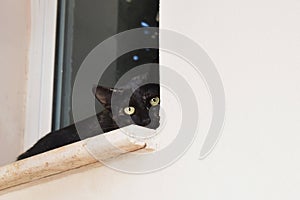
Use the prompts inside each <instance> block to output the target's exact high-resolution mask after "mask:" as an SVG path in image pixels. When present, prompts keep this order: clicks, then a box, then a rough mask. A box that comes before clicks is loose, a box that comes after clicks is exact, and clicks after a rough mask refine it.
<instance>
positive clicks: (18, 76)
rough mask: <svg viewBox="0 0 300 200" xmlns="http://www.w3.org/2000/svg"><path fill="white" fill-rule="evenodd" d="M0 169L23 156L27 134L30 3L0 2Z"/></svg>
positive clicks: (14, 0) (21, 0)
mask: <svg viewBox="0 0 300 200" xmlns="http://www.w3.org/2000/svg"><path fill="white" fill-rule="evenodd" d="M0 4H1V6H0V26H1V28H0V66H1V73H0V112H1V114H0V144H1V145H0V166H1V165H3V164H6V163H9V162H12V161H14V160H15V159H16V157H17V155H18V154H20V152H21V147H22V146H21V144H22V138H23V132H24V123H25V118H24V115H25V114H24V113H25V99H26V97H25V95H26V77H27V75H26V73H27V63H28V62H27V59H28V58H27V52H28V47H29V46H28V45H29V29H30V3H29V0H1V1H0Z"/></svg>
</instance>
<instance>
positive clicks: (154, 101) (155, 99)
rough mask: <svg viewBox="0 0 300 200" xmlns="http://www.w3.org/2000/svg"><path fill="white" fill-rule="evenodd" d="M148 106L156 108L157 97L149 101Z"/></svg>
mask: <svg viewBox="0 0 300 200" xmlns="http://www.w3.org/2000/svg"><path fill="white" fill-rule="evenodd" d="M150 104H151V105H152V106H157V105H158V104H159V98H158V97H155V98H152V99H151V100H150Z"/></svg>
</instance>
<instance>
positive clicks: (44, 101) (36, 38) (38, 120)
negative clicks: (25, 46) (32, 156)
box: [23, 0, 57, 150]
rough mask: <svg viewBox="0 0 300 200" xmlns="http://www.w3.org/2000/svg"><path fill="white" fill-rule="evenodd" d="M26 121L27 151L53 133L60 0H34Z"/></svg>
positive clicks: (24, 146) (25, 147)
mask: <svg viewBox="0 0 300 200" xmlns="http://www.w3.org/2000/svg"><path fill="white" fill-rule="evenodd" d="M30 3H31V34H30V35H31V36H30V37H31V38H30V48H29V54H28V62H29V67H28V82H27V84H28V85H27V99H26V121H25V130H24V142H23V144H24V145H23V148H24V150H25V149H28V148H29V147H31V146H32V145H33V144H34V143H35V142H36V141H37V140H38V139H39V138H41V137H42V136H44V135H45V134H46V133H48V132H50V131H51V126H52V107H53V88H54V86H53V85H54V63H55V60H54V59H55V43H56V18H57V0H50V1H49V0H31V1H30Z"/></svg>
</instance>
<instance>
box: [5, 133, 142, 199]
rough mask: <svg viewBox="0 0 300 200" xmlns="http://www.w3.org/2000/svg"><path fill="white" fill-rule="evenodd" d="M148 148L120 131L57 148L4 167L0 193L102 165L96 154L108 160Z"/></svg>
mask: <svg viewBox="0 0 300 200" xmlns="http://www.w3.org/2000/svg"><path fill="white" fill-rule="evenodd" d="M87 146H88V148H87ZM145 147H146V144H145V143H142V142H141V143H134V142H132V141H130V139H129V138H128V137H127V136H126V135H125V134H123V133H122V132H121V131H120V130H116V131H112V132H109V133H106V134H103V135H99V136H96V137H92V138H88V139H86V140H82V141H80V142H76V143H73V144H70V145H67V146H64V147H61V148H58V149H54V150H52V151H48V152H46V153H42V154H39V155H36V156H33V157H30V158H27V159H24V160H21V161H17V162H14V163H12V164H9V165H6V166H3V167H0V194H4V193H7V192H10V191H14V190H18V189H20V188H24V187H28V186H31V185H35V184H39V183H41V182H44V181H48V180H52V179H55V178H59V177H61V176H66V175H68V174H70V173H71V174H72V173H78V172H80V171H82V170H87V169H89V168H91V167H95V166H102V164H101V162H99V161H98V160H97V159H95V158H94V157H93V155H95V154H96V155H97V158H100V159H101V160H105V159H112V158H117V157H118V156H120V155H123V154H127V153H128V152H133V151H137V150H141V149H144V148H145ZM90 152H93V155H92V154H91V153H90Z"/></svg>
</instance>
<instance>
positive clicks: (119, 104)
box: [18, 84, 160, 160]
mask: <svg viewBox="0 0 300 200" xmlns="http://www.w3.org/2000/svg"><path fill="white" fill-rule="evenodd" d="M93 92H94V94H95V97H96V98H97V100H98V101H99V102H100V103H101V104H102V105H103V106H104V108H105V109H104V110H103V111H102V112H100V113H98V114H97V115H96V116H97V120H94V119H95V118H92V117H91V118H87V119H85V120H83V121H80V122H77V123H76V127H75V124H72V125H70V126H68V127H65V128H63V129H60V130H57V131H54V132H51V133H48V134H47V135H46V136H44V137H43V138H41V139H40V140H39V141H38V142H37V143H36V144H35V145H33V146H32V147H31V148H30V149H29V150H27V151H26V152H25V153H23V154H21V155H20V156H19V157H18V160H21V159H24V158H27V157H30V156H34V155H36V154H39V153H43V152H46V151H49V150H52V149H55V148H58V147H61V146H64V145H67V144H71V143H74V142H77V141H80V140H81V139H85V138H88V137H92V136H96V135H99V134H102V133H105V132H109V131H112V130H115V129H118V128H121V127H124V126H127V125H130V124H136V125H140V126H145V127H148V128H152V129H156V128H157V127H158V126H159V103H160V98H159V96H160V95H159V85H158V84H146V85H143V86H141V87H138V88H137V89H136V90H135V91H132V89H115V88H105V87H102V86H97V87H95V88H94V89H93ZM128 94H132V95H131V96H130V100H129V105H128V101H127V102H126V97H128ZM112 96H113V106H111V99H112ZM127 99H128V98H127ZM113 114H114V115H113ZM99 124H100V126H101V128H102V131H100V130H99V128H98V127H99ZM77 129H78V130H77ZM78 132H80V133H84V134H85V135H82V134H80V137H79V135H78Z"/></svg>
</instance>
